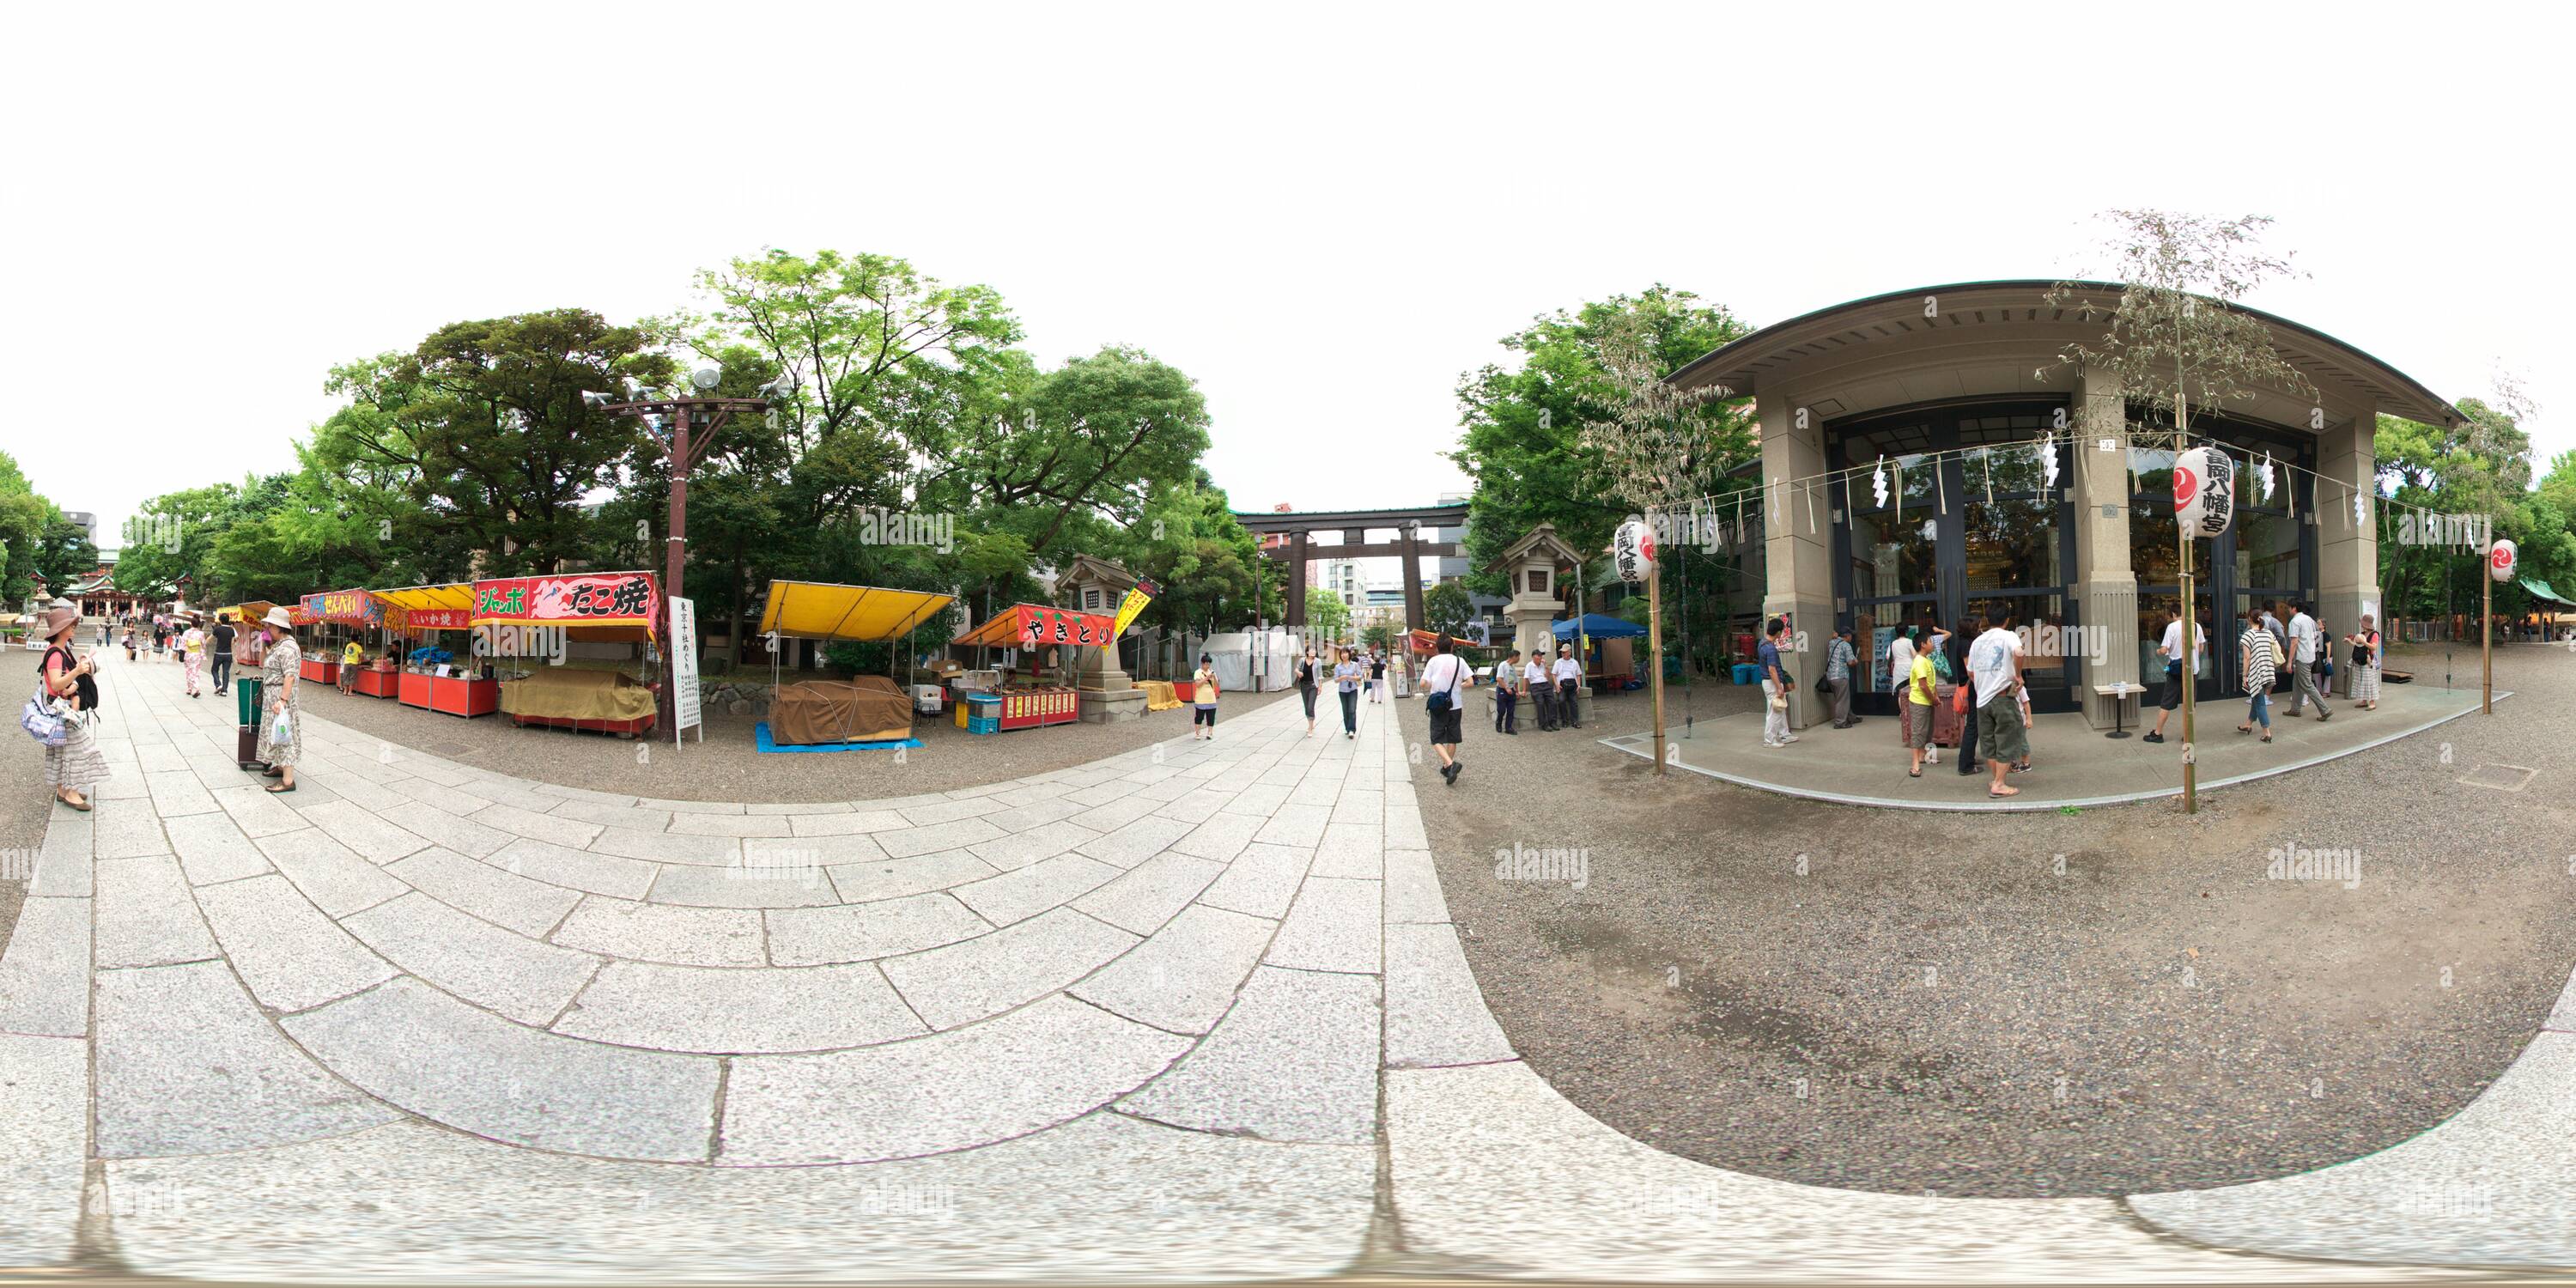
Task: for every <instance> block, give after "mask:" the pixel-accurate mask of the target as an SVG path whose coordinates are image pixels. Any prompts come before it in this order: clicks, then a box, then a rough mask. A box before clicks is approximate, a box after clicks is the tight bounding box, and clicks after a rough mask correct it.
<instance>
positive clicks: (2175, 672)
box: [2140, 608, 2209, 742]
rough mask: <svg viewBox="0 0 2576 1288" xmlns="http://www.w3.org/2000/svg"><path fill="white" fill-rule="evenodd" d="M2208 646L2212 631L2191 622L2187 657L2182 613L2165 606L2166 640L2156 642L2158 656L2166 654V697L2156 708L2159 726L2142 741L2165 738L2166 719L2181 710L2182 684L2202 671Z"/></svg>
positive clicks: (2157, 740)
mask: <svg viewBox="0 0 2576 1288" xmlns="http://www.w3.org/2000/svg"><path fill="white" fill-rule="evenodd" d="M2208 647H2209V632H2208V631H2205V630H2202V629H2201V626H2200V623H2198V622H2193V623H2192V624H2191V656H2190V657H2189V658H2188V659H2186V658H2184V657H2183V655H2182V614H2180V613H2178V612H2175V611H2174V610H2172V609H2170V608H2168V609H2166V610H2165V638H2164V642H2163V643H2160V644H2158V645H2156V656H2157V657H2160V658H2163V659H2164V661H2165V691H2164V698H2163V701H2161V702H2160V703H2158V707H2159V709H2158V710H2157V712H2156V727H2155V728H2154V729H2153V730H2151V731H2150V732H2149V733H2148V734H2147V736H2146V737H2145V738H2143V739H2140V741H2142V742H2163V741H2164V740H2165V721H2167V720H2170V719H2172V718H2173V713H2174V712H2176V711H2180V710H2182V686H2184V685H2186V684H2189V683H2191V679H2192V677H2193V676H2195V675H2198V674H2200V654H2201V651H2202V650H2203V649H2206V648H2208Z"/></svg>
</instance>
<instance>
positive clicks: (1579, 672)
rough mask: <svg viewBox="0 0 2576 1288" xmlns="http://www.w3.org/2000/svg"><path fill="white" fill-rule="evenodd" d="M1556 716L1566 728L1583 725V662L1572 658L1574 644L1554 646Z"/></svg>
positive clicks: (1577, 727)
mask: <svg viewBox="0 0 2576 1288" xmlns="http://www.w3.org/2000/svg"><path fill="white" fill-rule="evenodd" d="M1555 675H1556V718H1557V719H1558V720H1560V721H1562V722H1564V725H1565V727H1566V728H1568V729H1580V728H1582V727H1583V664H1582V663H1581V662H1577V661H1575V660H1574V646H1573V645H1571V644H1559V645H1557V646H1556V667H1555Z"/></svg>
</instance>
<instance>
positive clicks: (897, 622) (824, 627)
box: [760, 581, 956, 643]
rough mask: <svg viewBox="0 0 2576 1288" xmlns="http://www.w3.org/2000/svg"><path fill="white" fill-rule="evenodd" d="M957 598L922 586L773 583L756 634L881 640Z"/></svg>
mask: <svg viewBox="0 0 2576 1288" xmlns="http://www.w3.org/2000/svg"><path fill="white" fill-rule="evenodd" d="M955 599H956V597H955V596H953V595H939V594H933V593H931V592H929V591H924V590H888V589H886V588H884V587H882V586H837V585H833V584H831V583H829V582H820V581H773V582H771V583H769V604H768V606H767V607H765V608H763V609H761V610H760V633H761V634H763V635H766V634H768V633H770V632H771V631H776V632H778V633H779V634H780V635H783V636H786V637H788V638H789V639H800V640H852V641H857V642H861V643H882V642H884V641H887V640H898V639H902V638H903V637H904V635H905V634H907V633H909V632H910V631H911V630H912V629H913V628H914V627H917V626H919V625H921V624H922V623H924V622H927V621H929V620H930V619H931V618H933V617H935V616H937V615H939V613H940V612H941V611H943V610H945V609H946V608H947V607H948V605H949V604H951V603H952V602H954V601H955Z"/></svg>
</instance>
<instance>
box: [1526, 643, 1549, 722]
mask: <svg viewBox="0 0 2576 1288" xmlns="http://www.w3.org/2000/svg"><path fill="white" fill-rule="evenodd" d="M1546 656H1547V650H1545V649H1536V648H1534V649H1531V650H1530V655H1529V661H1527V662H1524V663H1522V664H1521V683H1523V684H1526V685H1528V686H1529V695H1530V701H1532V702H1535V703H1537V704H1538V727H1539V731H1540V732H1542V733H1554V732H1556V682H1555V681H1554V680H1551V679H1549V678H1547V663H1546V662H1545V661H1544V660H1542V659H1544V658H1545V657H1546Z"/></svg>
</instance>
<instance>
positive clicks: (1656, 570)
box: [1646, 515, 1665, 778]
mask: <svg viewBox="0 0 2576 1288" xmlns="http://www.w3.org/2000/svg"><path fill="white" fill-rule="evenodd" d="M1654 530H1655V528H1654V520H1653V518H1652V517H1651V515H1650V516H1649V518H1648V519H1647V523H1646V531H1647V532H1649V533H1652V532H1653V531H1654ZM1649 539H1651V538H1649ZM1655 553H1656V555H1658V556H1661V555H1662V554H1663V551H1661V550H1657V551H1656V552H1655ZM1646 665H1647V666H1648V667H1650V668H1651V669H1652V672H1653V674H1652V677H1651V679H1650V680H1649V683H1651V684H1653V685H1654V694H1655V776H1656V777H1658V778H1661V777H1663V775H1664V756H1665V751H1664V565H1663V561H1662V559H1661V558H1660V557H1659V558H1657V559H1656V560H1655V561H1653V562H1651V563H1649V564H1648V565H1647V566H1646Z"/></svg>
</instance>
